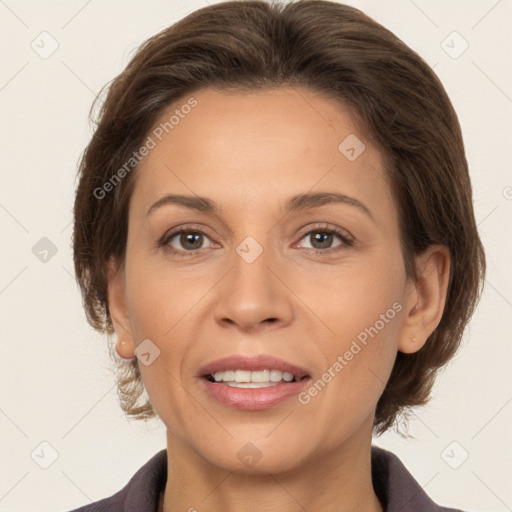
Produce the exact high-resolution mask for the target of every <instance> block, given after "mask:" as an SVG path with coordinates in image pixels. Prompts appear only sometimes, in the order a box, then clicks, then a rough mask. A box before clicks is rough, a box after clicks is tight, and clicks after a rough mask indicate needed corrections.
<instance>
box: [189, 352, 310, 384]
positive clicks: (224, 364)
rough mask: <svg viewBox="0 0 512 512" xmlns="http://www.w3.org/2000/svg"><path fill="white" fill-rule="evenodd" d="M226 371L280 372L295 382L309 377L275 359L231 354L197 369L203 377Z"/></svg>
mask: <svg viewBox="0 0 512 512" xmlns="http://www.w3.org/2000/svg"><path fill="white" fill-rule="evenodd" d="M226 370H251V371H258V370H280V371H282V372H288V373H291V374H292V375H294V376H295V377H296V378H297V380H299V379H301V378H302V377H306V376H309V374H308V372H307V370H305V369H304V368H300V367H298V366H296V365H294V364H292V363H289V362H287V361H284V360H283V359H279V358H277V357H274V356H271V355H267V354H258V355H253V356H249V355H241V354H233V355H231V356H227V357H223V358H222V359H217V360H215V361H211V362H209V363H207V364H205V365H204V366H202V367H201V368H200V369H199V375H200V376H201V377H204V376H206V375H213V374H215V373H216V372H222V371H226Z"/></svg>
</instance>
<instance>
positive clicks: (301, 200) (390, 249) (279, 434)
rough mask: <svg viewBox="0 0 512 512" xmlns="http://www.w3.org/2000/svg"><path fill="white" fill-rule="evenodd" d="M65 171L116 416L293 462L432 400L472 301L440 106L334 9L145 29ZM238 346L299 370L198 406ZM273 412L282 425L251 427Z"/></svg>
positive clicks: (447, 108) (477, 262)
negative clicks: (74, 184) (285, 396)
mask: <svg viewBox="0 0 512 512" xmlns="http://www.w3.org/2000/svg"><path fill="white" fill-rule="evenodd" d="M79 178H80V179H79V185H78V189H77V194H76V202H75V211H74V214H75V225H74V262H75V270H76V274H77V278H78V281H79V284H80V287H81V290H82V293H83V297H84V305H85V310H86V313H87V318H88V321H89V322H90V324H91V325H92V326H93V327H94V328H96V329H97V330H98V331H100V332H102V333H105V334H107V335H108V336H109V337H110V336H112V337H113V338H114V341H113V343H111V344H110V345H109V346H110V347H111V353H112V356H113V359H114V361H115V362H116V365H117V371H118V390H119V396H120V399H121V406H122V408H123V409H124V411H125V412H126V414H127V415H128V416H130V417H133V418H138V419H142V418H150V417H153V416H155V415H158V416H159V417H160V418H161V419H162V420H163V421H164V423H165V424H166V426H167V428H168V430H169V431H170V432H171V433H172V434H173V435H174V436H176V438H179V439H182V440H183V442H184V443H185V444H187V445H189V446H191V447H192V448H193V449H194V450H196V451H197V452H198V453H201V454H203V455H204V456H205V457H206V458H207V459H209V460H210V461H212V462H215V461H217V462H219V461H221V462H220V463H221V464H224V465H225V466H226V467H228V466H229V463H228V460H227V458H226V457H227V455H226V456H225V455H223V454H221V453H218V452H217V451H216V448H215V446H214V443H213V441H214V440H215V439H217V440H218V439H219V438H222V440H223V441H224V442H225V443H227V444H228V445H229V446H230V447H232V449H233V450H235V452H236V450H237V447H238V448H240V446H242V445H243V444H244V442H246V441H253V442H254V444H255V445H257V446H258V448H259V449H261V450H262V451H264V453H266V454H267V453H268V454H272V455H274V456H275V457H274V461H276V462H275V464H277V465H279V464H281V467H290V468H291V467H293V465H294V464H296V463H297V462H298V459H300V458H301V457H302V458H303V459H304V460H305V459H306V458H307V457H309V456H311V455H313V454H315V453H320V452H321V451H323V450H326V449H331V448H332V446H333V445H335V444H340V443H341V442H342V441H343V440H344V439H345V438H348V437H350V435H352V434H353V433H354V432H356V431H357V430H358V429H359V428H362V426H368V425H369V426H370V428H371V429H373V430H374V432H375V433H377V434H380V433H383V432H384V431H386V430H387V429H389V428H391V427H392V426H393V425H396V424H397V421H398V419H399V418H400V416H401V415H404V414H406V413H407V411H408V410H409V409H410V408H411V407H414V406H420V405H424V404H426V403H427V402H428V400H429V397H430V393H431V389H432V386H433V383H434V380H435V377H436V375H437V373H438V372H439V370H440V369H441V368H443V367H444V366H445V365H446V364H447V363H448V361H449V360H450V359H451V358H452V357H453V356H454V354H455V353H456V351H457V350H458V348H459V346H460V343H461V338H462V335H463V331H464V328H465V326H466V324H467V323H468V321H469V319H470V317H471V315H472V313H473V310H474V307H475V305H476V302H477V300H478V296H479V293H480V289H481V283H482V281H483V275H484V270H485V258H484V252H483V248H482V244H481V242H480V239H479V237H478V232H477V228H476V223H475V218H474V213H473V207H472V192H471V183H470V179H469V174H468V168H467V161H466V158H465V153H464V145H463V140H462V136H461V130H460V126H459V123H458V120H457V116H456V113H455V112H454V109H453V107H452V105H451V103H450V101H449V99H448V97H447V95H446V92H445V90H444V88H443V86H442V85H441V83H440V82H439V80H438V78H437V77H436V75H435V74H434V73H433V72H432V71H431V69H430V68H429V67H428V65H427V64H426V63H425V62H424V61H423V60H422V59H421V58H420V57H419V56H418V55H417V54H416V53H414V52H413V51H412V50H411V49H410V48H408V47H407V46H406V45H405V44H404V43H402V42H401V41H400V40H399V39H398V38H397V37H396V36H394V35H393V34H392V33H391V32H389V31H388V30H387V29H385V28H384V27H382V26H381V25H379V24H378V23H376V22H375V21H373V20H372V19H371V18H369V17H368V16H366V15H365V14H363V13H362V12H360V11H359V10H357V9H355V8H352V7H348V6H345V5H341V4H336V3H331V2H324V1H307V0H306V1H298V2H295V3H290V4H285V5H283V4H277V5H271V4H269V3H267V2H261V1H244V2H238V1H235V2H225V3H220V4H216V5H213V6H210V7H206V8H204V9H201V10H198V11H196V12H193V13H192V14H190V15H189V16H187V17H186V18H184V19H183V20H181V21H179V22H178V23H176V24H175V25H173V26H171V27H170V28H168V29H165V30H164V31H162V32H160V33H159V34H157V35H156V36H154V37H152V38H151V39H150V40H148V41H147V42H146V43H145V44H144V45H142V47H141V48H140V49H139V51H138V52H137V54H136V55H135V56H134V58H133V59H132V60H131V62H130V63H129V64H128V66H127V67H126V69H125V70H124V71H123V72H122V73H121V74H120V75H119V76H118V77H117V78H116V79H115V80H114V81H113V82H112V84H111V85H110V87H109V91H108V94H107V96H106V99H105V101H104V103H103V105H102V106H101V109H100V113H99V119H98V122H97V127H96V130H95V133H94V135H93V137H92V140H91V141H90V143H89V145H88V146H87V148H86V150H85V152H84V154H83V156H82V160H81V164H80V169H79ZM319 193H324V196H323V197H320V196H319V195H318V194H319ZM315 194H316V196H315ZM335 194H337V197H338V200H336V201H333V197H334V195H335ZM169 195H174V196H180V197H179V198H176V197H174V200H171V199H170V198H169V197H167V196H169ZM182 196H190V197H189V198H188V199H186V198H183V197H182ZM164 197H167V199H163V198H164ZM190 198H192V200H193V201H191V199H190ZM340 198H341V199H340ZM192 202H194V206H191V203H192ZM248 255H250V257H249V256H248ZM144 340H150V345H141V344H142V343H144ZM145 343H148V342H147V341H146V342H145ZM137 347H142V348H144V347H146V348H147V347H150V352H151V353H152V356H150V357H151V358H153V357H155V356H156V355H157V353H158V357H156V358H155V359H154V361H153V362H152V363H151V364H149V365H147V366H146V365H145V364H143V362H141V360H140V359H139V358H138V357H135V354H137ZM114 349H115V350H114ZM145 350H146V349H145ZM139 352H140V351H139ZM237 353H243V354H246V355H247V354H261V353H264V354H272V355H273V356H276V357H279V358H281V359H285V360H286V361H288V362H290V363H292V364H294V365H296V366H298V367H300V368H303V369H304V370H305V371H306V373H307V375H308V377H309V379H310V381H308V384H307V386H306V387H305V388H304V390H303V393H302V394H301V396H300V397H299V399H298V400H295V401H293V402H291V401H287V402H284V403H283V405H282V406H276V407H274V408H270V409H267V410H265V411H260V412H258V413H256V414H255V413H254V412H248V411H246V410H237V409H235V408H229V407H226V406H225V405H221V404H218V403H216V402H210V401H209V400H208V399H206V398H205V397H206V395H205V394H204V393H203V391H202V385H203V381H204V378H205V376H204V375H201V374H200V369H201V368H203V367H204V366H205V365H207V364H208V363H210V362H211V361H213V360H215V359H219V358H222V357H225V356H229V355H232V354H237ZM350 354H352V355H350ZM119 356H121V358H119ZM338 356H340V357H341V359H340V358H339V357H338ZM336 363H337V364H336ZM322 383H323V384H322ZM315 389H316V391H315ZM288 412H289V413H290V418H293V419H295V420H297V419H300V421H291V420H290V419H288V420H287V421H288V422H289V424H288V426H286V427H284V426H282V427H281V428H277V429H276V430H275V432H274V433H273V434H272V435H271V436H269V435H268V433H269V431H270V430H271V427H272V426H273V427H276V426H277V425H278V423H279V422H280V421H282V420H283V418H284V416H285V415H286V413H288ZM251 419H252V421H251ZM230 443H231V444H230ZM297 446H301V450H300V453H299V452H298V450H297ZM228 451H229V450H228ZM231 455H232V454H231ZM269 464H270V463H269ZM269 467H270V466H269ZM276 467H278V466H276ZM267 469H268V468H267Z"/></svg>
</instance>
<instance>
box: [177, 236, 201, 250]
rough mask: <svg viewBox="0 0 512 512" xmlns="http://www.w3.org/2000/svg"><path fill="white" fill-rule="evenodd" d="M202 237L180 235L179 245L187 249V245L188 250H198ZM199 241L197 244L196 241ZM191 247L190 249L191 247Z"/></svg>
mask: <svg viewBox="0 0 512 512" xmlns="http://www.w3.org/2000/svg"><path fill="white" fill-rule="evenodd" d="M201 237H202V235H201V234H200V233H184V234H182V235H181V240H180V242H181V244H182V245H183V247H185V248H187V244H189V245H188V248H189V249H199V248H201V245H203V244H202V239H201ZM198 240H199V241H200V242H199V244H198V243H197V241H198ZM191 246H192V247H191Z"/></svg>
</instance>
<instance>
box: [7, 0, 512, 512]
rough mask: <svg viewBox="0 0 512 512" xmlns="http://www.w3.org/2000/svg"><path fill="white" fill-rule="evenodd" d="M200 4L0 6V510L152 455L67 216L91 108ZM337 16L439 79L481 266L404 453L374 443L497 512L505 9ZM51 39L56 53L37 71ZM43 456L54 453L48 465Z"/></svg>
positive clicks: (461, 5)
mask: <svg viewBox="0 0 512 512" xmlns="http://www.w3.org/2000/svg"><path fill="white" fill-rule="evenodd" d="M207 3H208V2H206V1H203V0H198V1H187V2H185V1H169V0H167V1H163V0H152V1H151V2H142V1H129V2H128V1H124V2H121V0H118V1H103V2H100V1H98V0H92V1H78V0H76V1H75V0H73V1H66V2H64V1H50V2H35V1H32V2H23V1H15V0H6V1H1V0H0V41H1V45H2V63H1V66H0V108H1V120H2V122H1V134H0V144H1V152H0V154H1V170H0V223H1V235H2V236H1V244H2V250H1V251H0V315H1V316H0V328H1V331H0V339H1V360H0V365H1V366H0V368H1V369H0V434H1V436H0V510H1V511H12V512H17V511H24V512H25V511H27V510H31V511H36V510H37V511H57V510H68V509H71V508H75V507H78V506H79V505H83V504H86V503H89V502H90V501H96V500H98V499H100V498H104V497H106V496H109V495H111V494H113V493H114V492H116V491H118V490H119V489H120V488H121V487H122V486H124V485H125V483H126V482H127V480H128V479H129V478H130V477H131V476H132V475H133V474H134V473H135V471H136V470H137V469H138V468H139V467H140V466H141V465H142V464H143V463H144V462H146V461H147V460H148V459H149V458H150V457H151V456H152V455H153V454H154V453H155V452H156V451H158V450H159V449H161V448H164V447H165V430H164V428H163V426H162V424H161V423H160V422H159V421H154V422H151V423H149V424H147V425H144V424H136V423H129V422H128V421H127V420H126V419H125V418H124V416H123V413H122V411H121V409H120V407H119V405H118V402H117V395H116V389H115V386H114V379H113V375H112V373H111V371H110V370H109V367H110V365H109V359H108V356H107V349H106V340H105V339H102V338H101V337H100V336H99V335H98V334H96V333H95V332H94V331H92V329H91V328H89V326H88V325H87V323H86V321H85V316H84V313H83V310H82V306H81V298H80V295H79V292H78V288H77V286H76V284H75V281H74V276H73V265H72V255H71V248H70V240H71V234H72V225H71V222H72V213H71V211H72V205H73V194H74V189H75V174H76V167H77V161H78V158H79V156H80V154H81V152H82V150H83V149H84V147H85V145H86V144H87V142H88V139H89V137H90V134H91V126H90V125H89V122H88V112H89V108H90V105H91V102H92V100H93V99H94V96H95V94H96V93H97V92H98V91H99V90H100V88H101V87H102V86H103V85H104V84H105V83H107V82H108V81H110V80H111V79H112V78H113V77H114V76H115V75H117V74H118V73H119V72H120V71H121V70H122V69H123V68H124V66H125V65H126V64H127V62H128V60H129V58H130V57H131V55H133V52H134V50H135V49H136V48H137V46H138V45H139V44H140V43H141V42H143V41H144V40H145V39H146V38H148V37H149V36H151V35H153V34H155V33H156V32H157V31H159V30H160V29H162V28H164V27H166V26H168V25H170V24H172V23H173V22H174V21H176V20H178V19H180V18H181V17H183V16H184V15H186V14H188V13H189V12H191V11H193V10H195V9H197V8H200V7H203V6H205V5H207ZM209 3H214V2H213V1H210V2H209ZM347 3H349V4H350V5H353V6H355V7H358V8H360V9H362V10H363V11H365V12H366V13H368V14H369V15H370V16H372V17H374V18H375V19H376V20H377V21H379V22H380V23H382V24H383V25H384V26H386V27H388V28H389V29H391V30H392V31H393V32H395V33H396V34H397V35H398V36H399V37H400V38H402V39H403V40H404V41H405V42H406V43H407V44H408V45H409V46H411V47H412V48H413V49H414V50H416V51H417V52H418V53H419V54H420V55H422V56H423V57H424V59H425V60H426V61H427V62H428V63H429V64H430V65H431V66H432V67H433V68H434V70H435V72H436V73H437V74H438V75H439V77H440V78H441V80H442V82H443V83H444V85H445V87H446V89H447V91H448V94H449V96H450V97H451V99H452V102H453V104H454V106H455V109H456V110H457V112H458V114H459V118H460V121H461V124H462V129H463V133H464V137H465V144H466V148H467V156H468V159H469V163H470V169H471V175H472V180H473V184H474V189H475V210H476V216H477V219H478V223H479V229H480V232H481V236H482V239H483V241H484V244H485V246H486V249H487V256H488V265H489V269H488V276H487V283H486V290H485V293H484V295H483V299H482V302H481V304H480V306H479V309H478V311H477V313H476V315H475V317H474V319H473V321H472V323H471V325H470V328H469V329H468V331H467V333H466V336H465V341H464V346H463V350H462V351H461V352H460V354H459V355H458V356H457V357H456V359H455V360H453V362H452V363H451V364H450V365H449V366H448V367H447V369H446V371H444V372H443V374H442V376H441V377H440V379H439V380H438V382H437V384H436V387H435V392H434V397H433V400H432V401H431V403H430V404H429V405H428V406H427V407H425V408H424V409H423V410H418V411H416V413H415V415H414V416H413V420H412V422H411V428H410V432H411V433H412V434H413V435H414V436H415V439H412V440H403V439H401V438H400V437H398V436H397V435H396V434H394V433H388V434H385V435H384V436H382V437H380V438H378V439H376V440H375V444H377V445H380V446H382V447H384V448H388V449H391V450H392V451H394V452H395V453H396V454H397V455H398V456H399V457H400V458H401V460H402V461H403V462H404V464H405V465H406V466H407V467H408V469H409V470H410V471H411V472H412V474H413V475H414V476H415V478H416V479H417V480H418V482H419V483H420V484H421V485H422V486H423V487H424V488H425V489H426V491H427V493H428V494H429V495H430V496H431V497H432V498H433V499H434V500H435V501H438V502H439V503H441V504H443V505H446V506H453V507H455V506H457V507H460V508H462V509H463V510H467V511H505V510H512V487H511V485H510V481H511V477H512V435H511V427H510V425H511V421H512V383H511V369H510V362H511V356H512V344H511V343H510V340H511V335H510V319H511V318H512V276H511V272H510V253H511V252H512V244H511V239H510V234H511V228H510V226H511V220H512V173H511V166H510V164H511V158H510V147H511V145H512V130H511V125H510V122H509V120H510V117H511V114H512V67H511V50H512V38H511V28H510V27H511V26H512V2H511V1H510V0H501V1H496V0H478V1H476V0H470V1H468V0H451V1H450V2H446V1H442V0H437V1H428V0H414V1H412V0H393V1H385V2H384V1H380V2H379V1H377V0H368V1H363V0H361V1H356V0H353V1H350V2H347ZM43 31H47V32H48V33H49V34H50V35H51V36H50V37H49V36H40V34H41V32H43ZM453 31H456V32H458V33H459V34H460V36H461V37H462V38H464V40H466V41H467V43H468V44H469V48H468V49H467V50H466V51H465V52H464V53H462V54H461V55H460V56H459V57H458V58H452V56H450V55H449V54H448V53H447V51H448V52H451V53H452V55H454V54H455V53H458V52H459V51H460V50H461V49H462V46H461V45H462V44H463V41H462V39H461V38H460V37H459V36H457V35H453V34H452V32H453ZM450 34H452V35H451V36H450ZM448 36H450V37H448ZM447 37H448V39H446V38H447ZM43 38H46V39H43ZM52 38H53V39H54V40H55V41H56V42H57V43H58V48H57V50H56V51H55V52H54V53H53V54H52V55H50V56H48V57H47V58H45V59H43V58H41V57H40V55H39V53H43V52H45V51H46V52H47V51H49V50H50V49H51V44H52ZM443 41H445V43H443ZM31 44H32V45H33V46H34V47H35V48H37V50H38V52H39V53H38V52H36V51H35V50H33V49H32V47H31ZM450 47H451V48H450ZM45 56H46V55H45ZM42 237H47V238H49V239H50V240H51V241H52V242H53V244H55V246H56V248H57V253H56V254H55V255H54V256H53V257H51V258H49V257H48V261H46V262H42V261H40V259H38V257H36V255H34V254H33V252H32V248H33V247H34V246H35V245H36V243H37V242H38V241H39V240H40V239H41V238H42ZM454 441H455V442H456V443H457V444H455V445H452V444H451V443H452V442H454ZM42 442H47V443H49V444H50V445H51V446H52V447H53V449H54V450H56V452H57V453H58V458H57V459H56V460H55V461H54V462H53V464H51V465H50V466H49V467H48V468H47V469H43V468H42V467H40V464H44V463H45V461H46V463H49V462H51V449H50V448H49V447H48V446H47V445H42V446H40V443H42ZM447 447H448V449H447ZM466 452H467V454H468V458H467V460H466V461H465V462H464V463H463V464H462V465H460V466H459V467H458V468H457V469H453V468H452V467H450V464H451V465H452V466H457V465H458V464H460V461H461V460H462V459H463V458H464V456H465V454H466ZM33 453H35V454H39V457H38V456H36V455H34V456H32V455H31V454H33ZM32 457H33V458H32ZM36 461H37V462H36Z"/></svg>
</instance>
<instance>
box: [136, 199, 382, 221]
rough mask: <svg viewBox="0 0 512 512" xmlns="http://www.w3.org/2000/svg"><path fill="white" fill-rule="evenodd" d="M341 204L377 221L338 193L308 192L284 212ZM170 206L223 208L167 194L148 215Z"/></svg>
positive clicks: (289, 201) (205, 209)
mask: <svg viewBox="0 0 512 512" xmlns="http://www.w3.org/2000/svg"><path fill="white" fill-rule="evenodd" d="M333 203H341V204H346V205H348V206H353V207H355V208H358V209H359V210H361V211H362V212H364V213H365V214H366V215H367V216H368V217H370V219H372V220H375V219H374V217H373V215H372V212H371V211H370V209H369V208H368V206H366V205H365V204H364V203H362V202H361V201H359V200H358V199H356V198H355V197H350V196H347V195H345V194H339V193H337V192H308V193H305V194H297V195H295V196H292V197H289V198H288V199H287V200H286V202H285V205H284V212H285V213H290V212H293V211H301V210H308V209H311V208H316V207H318V206H323V205H326V204H333ZM169 204H177V205H181V206H184V207H185V208H190V209H193V210H197V211H200V212H204V213H209V214H213V215H218V214H219V213H220V211H221V208H220V207H219V205H218V204H217V203H215V201H212V200H211V199H208V198H207V197H201V196H187V195H181V194H167V195H165V196H163V197H161V198H160V199H159V200H158V201H156V202H155V203H153V204H152V205H151V206H150V208H149V210H148V211H147V212H146V215H149V214H150V213H152V212H154V211H155V210H156V209H158V208H160V207H162V206H164V205H169Z"/></svg>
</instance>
